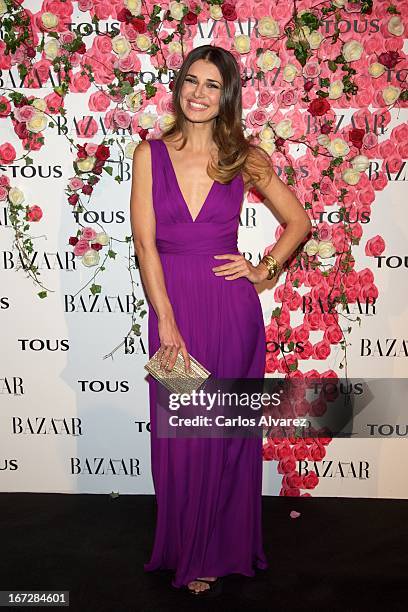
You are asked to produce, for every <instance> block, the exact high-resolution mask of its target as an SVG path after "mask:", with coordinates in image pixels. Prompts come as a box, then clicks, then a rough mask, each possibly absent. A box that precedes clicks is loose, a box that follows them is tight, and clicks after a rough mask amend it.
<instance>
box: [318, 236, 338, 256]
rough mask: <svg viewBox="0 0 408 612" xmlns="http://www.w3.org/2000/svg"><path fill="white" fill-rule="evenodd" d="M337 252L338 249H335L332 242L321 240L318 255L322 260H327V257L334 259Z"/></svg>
mask: <svg viewBox="0 0 408 612" xmlns="http://www.w3.org/2000/svg"><path fill="white" fill-rule="evenodd" d="M335 252H336V249H335V248H334V245H333V243H332V242H330V240H321V241H320V242H319V247H318V251H317V253H318V255H319V257H321V258H322V259H326V258H327V257H332V256H333V255H334V254H335Z"/></svg>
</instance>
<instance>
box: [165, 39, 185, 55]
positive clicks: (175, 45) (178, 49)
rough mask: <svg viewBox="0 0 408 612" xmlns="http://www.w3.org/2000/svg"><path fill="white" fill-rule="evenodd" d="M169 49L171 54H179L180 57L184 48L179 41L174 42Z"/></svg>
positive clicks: (169, 45) (168, 46)
mask: <svg viewBox="0 0 408 612" xmlns="http://www.w3.org/2000/svg"><path fill="white" fill-rule="evenodd" d="M167 49H168V51H169V53H178V54H179V55H181V53H182V50H183V46H182V44H181V43H179V42H178V40H172V41H171V43H169V44H168V45H167Z"/></svg>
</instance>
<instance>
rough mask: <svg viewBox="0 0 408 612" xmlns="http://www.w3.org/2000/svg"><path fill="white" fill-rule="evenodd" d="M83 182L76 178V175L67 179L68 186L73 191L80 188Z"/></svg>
mask: <svg viewBox="0 0 408 612" xmlns="http://www.w3.org/2000/svg"><path fill="white" fill-rule="evenodd" d="M83 184H84V182H83V180H82V179H80V178H78V177H77V176H73V177H72V178H70V179H69V181H68V187H69V188H70V189H72V190H73V191H76V190H77V189H81V187H82V185H83Z"/></svg>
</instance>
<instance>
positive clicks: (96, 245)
mask: <svg viewBox="0 0 408 612" xmlns="http://www.w3.org/2000/svg"><path fill="white" fill-rule="evenodd" d="M101 248H102V245H101V244H99V242H93V243H92V244H91V249H93V250H94V251H100V250H101Z"/></svg>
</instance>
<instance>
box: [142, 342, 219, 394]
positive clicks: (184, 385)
mask: <svg viewBox="0 0 408 612" xmlns="http://www.w3.org/2000/svg"><path fill="white" fill-rule="evenodd" d="M161 350H162V349H161V348H160V349H158V350H157V351H156V352H155V354H154V355H153V357H152V358H151V359H150V360H149V361H148V362H147V363H146V365H145V366H144V367H145V369H146V370H147V371H148V372H149V374H151V375H152V376H153V377H154V378H155V379H156V380H158V381H159V382H160V383H162V384H163V385H164V386H165V387H166V388H167V389H168V390H169V391H172V392H174V393H188V394H189V395H190V394H191V393H192V392H193V391H196V390H197V389H198V388H199V387H201V385H202V384H203V382H204V381H205V380H207V378H208V377H209V376H210V375H211V372H209V371H208V370H207V368H205V367H204V366H203V365H202V364H201V363H200V362H199V361H197V359H195V358H194V357H193V356H192V355H190V353H189V357H190V366H191V370H192V372H191V374H189V373H187V372H186V371H185V368H184V358H183V355H182V353H180V352H179V353H178V355H177V359H176V363H175V364H174V366H173V369H172V370H170V372H168V371H167V370H165V369H164V368H163V369H162V368H160V353H161Z"/></svg>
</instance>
